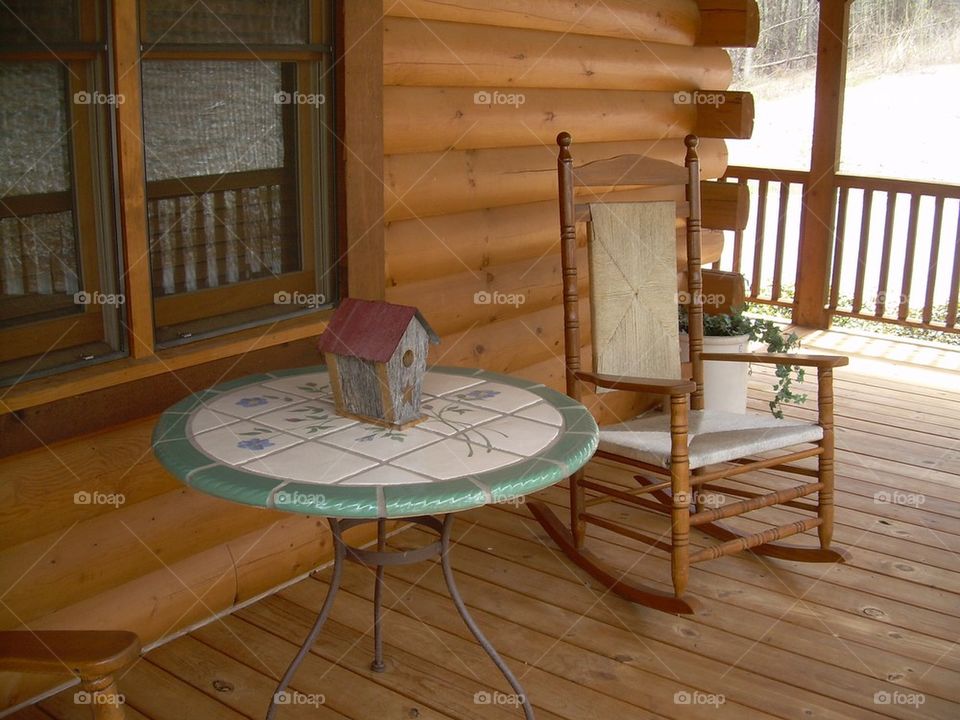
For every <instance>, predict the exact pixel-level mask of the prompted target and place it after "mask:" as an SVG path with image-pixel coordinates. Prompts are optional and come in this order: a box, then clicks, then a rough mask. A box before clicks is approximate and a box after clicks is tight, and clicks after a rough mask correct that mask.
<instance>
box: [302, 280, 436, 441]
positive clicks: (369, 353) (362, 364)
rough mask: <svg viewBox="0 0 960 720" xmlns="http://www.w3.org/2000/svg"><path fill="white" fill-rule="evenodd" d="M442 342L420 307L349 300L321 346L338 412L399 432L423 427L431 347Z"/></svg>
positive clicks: (323, 337)
mask: <svg viewBox="0 0 960 720" xmlns="http://www.w3.org/2000/svg"><path fill="white" fill-rule="evenodd" d="M439 342H440V338H438V337H437V335H436V333H434V331H433V329H432V328H431V327H430V325H429V324H428V323H427V321H426V320H424V318H423V315H421V314H420V311H419V310H417V308H415V307H409V306H406V305H393V304H391V303H386V302H373V301H370V300H356V299H353V298H347V299H345V300H344V301H343V302H341V303H340V306H339V307H338V308H337V309H336V311H335V312H334V313H333V317H332V318H331V320H330V324H329V325H328V326H327V329H326V331H325V332H324V333H323V334H322V335H321V336H320V342H319V344H318V346H317V347H318V348H319V350H320V351H321V352H323V354H324V356H325V358H326V362H327V367H328V368H329V370H330V384H331V387H332V389H333V398H334V402H335V403H336V408H337V412H338V413H340V414H341V415H346V416H349V417H355V418H359V419H360V420H366V421H368V422H373V423H377V424H379V425H387V426H389V427H396V428H404V427H409V426H410V425H413V424H415V423H417V422H419V421H420V420H421V419H422V418H421V415H420V393H421V390H422V386H423V374H424V372H426V369H427V346H428V344H429V343H433V344H437V343H439Z"/></svg>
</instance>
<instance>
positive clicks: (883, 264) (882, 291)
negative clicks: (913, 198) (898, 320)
mask: <svg viewBox="0 0 960 720" xmlns="http://www.w3.org/2000/svg"><path fill="white" fill-rule="evenodd" d="M897 197H898V196H897V193H895V192H889V191H888V192H887V212H886V217H885V218H884V221H883V252H882V253H881V254H880V279H879V281H878V282H877V298H876V310H875V311H874V314H875V315H876V316H877V317H883V314H884V313H885V312H886V309H887V283H888V282H889V280H890V252H891V249H892V248H893V222H894V220H895V219H896V214H897Z"/></svg>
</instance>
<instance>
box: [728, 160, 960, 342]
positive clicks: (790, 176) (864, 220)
mask: <svg viewBox="0 0 960 720" xmlns="http://www.w3.org/2000/svg"><path fill="white" fill-rule="evenodd" d="M722 179H723V180H725V181H727V182H736V183H739V184H742V185H746V186H747V187H748V188H749V189H750V201H751V208H750V221H749V223H748V225H747V227H746V228H745V229H744V230H739V231H736V232H735V233H733V234H732V240H733V242H732V243H731V242H729V238H728V242H727V243H726V246H725V249H724V253H723V256H722V258H721V259H720V261H719V262H718V263H715V264H714V267H717V268H719V269H723V270H733V271H736V272H740V273H742V274H743V275H744V276H745V277H746V278H747V280H748V282H749V289H748V293H747V297H748V299H749V300H750V301H752V302H756V303H761V304H768V305H774V306H778V307H785V308H791V307H793V304H794V293H795V292H802V289H798V288H796V279H797V258H798V257H799V255H800V254H799V243H800V217H801V214H802V198H803V193H804V191H805V189H806V187H807V183H808V182H809V174H808V173H807V172H803V171H796V170H776V169H770V168H750V167H740V166H731V167H729V168H728V169H727V172H726V174H725V175H724V177H723V178H722ZM836 183H837V191H836V194H835V201H834V212H833V213H832V215H831V217H828V218H824V219H823V221H824V222H826V223H828V225H829V227H830V234H831V236H832V237H833V249H832V258H833V262H832V266H831V272H830V278H829V293H828V297H827V305H826V306H827V310H828V313H829V314H830V316H831V317H837V316H846V317H855V318H861V319H865V320H873V321H877V322H882V323H892V324H897V325H904V326H909V327H917V328H925V329H929V330H940V331H947V332H960V328H958V327H957V304H958V295H960V187H958V186H955V185H946V184H941V183H929V182H916V181H908V180H891V179H883V178H870V177H860V176H855V175H838V176H837V178H836ZM728 235H729V233H728Z"/></svg>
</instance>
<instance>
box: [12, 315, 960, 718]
mask: <svg viewBox="0 0 960 720" xmlns="http://www.w3.org/2000/svg"><path fill="white" fill-rule="evenodd" d="M844 343H853V344H857V348H853V347H852V346H850V347H847V348H844V349H846V350H847V351H856V352H857V353H858V357H857V358H855V361H854V362H853V364H852V365H851V367H850V368H845V369H843V370H842V371H841V372H839V373H838V379H837V383H836V396H837V408H838V410H837V412H838V425H839V432H838V440H837V445H838V448H839V467H838V490H839V493H838V504H839V511H838V513H837V527H836V534H835V535H836V543H837V544H838V545H839V546H842V547H845V548H846V549H848V550H849V551H850V553H851V556H852V559H851V560H850V562H849V563H847V564H845V565H838V566H818V565H799V564H792V563H787V562H782V561H775V560H765V559H760V558H756V557H753V556H750V555H740V556H738V557H733V558H724V559H721V560H719V561H715V562H713V563H708V564H706V565H702V566H698V567H697V568H695V569H694V570H693V572H692V578H691V583H690V594H691V595H692V596H693V597H695V598H697V599H698V600H699V603H700V606H701V608H700V612H699V614H697V615H696V616H693V617H684V618H678V617H672V616H668V615H664V614H661V613H657V612H654V611H652V610H648V609H644V608H640V607H635V606H632V605H630V604H628V603H626V602H623V601H621V600H619V599H618V598H616V597H614V596H611V595H606V594H604V593H603V592H601V591H600V590H599V589H598V588H597V586H595V585H594V584H592V583H590V582H585V580H584V576H583V575H582V573H581V572H579V571H578V570H576V569H574V568H572V567H571V564H570V563H569V562H568V561H566V559H565V558H563V557H562V556H561V555H560V554H559V553H558V552H557V551H556V550H555V549H554V547H553V546H552V545H551V544H550V542H549V541H547V540H546V539H545V536H544V533H543V532H542V531H541V530H540V528H539V526H538V525H536V523H535V522H534V521H533V520H532V519H531V518H530V516H529V514H528V513H527V512H526V511H525V510H524V508H523V507H497V508H486V509H483V510H480V511H474V512H468V513H466V514H465V515H464V516H463V517H462V519H461V520H460V522H459V525H458V530H457V532H456V533H455V535H456V538H457V545H456V548H455V549H454V551H453V558H454V565H455V569H456V572H457V576H458V580H459V584H460V589H461V591H462V592H463V595H464V597H465V598H466V600H467V602H468V604H469V606H470V607H471V609H472V611H473V612H474V614H475V617H476V619H477V621H478V622H479V623H480V625H481V626H482V627H483V628H484V629H485V631H486V632H487V633H488V635H489V637H490V638H491V640H492V641H493V642H494V644H495V645H496V647H497V648H498V649H499V650H500V651H501V653H502V654H503V655H504V657H505V658H506V659H507V661H508V662H509V664H510V665H511V667H513V668H514V669H515V671H516V672H517V674H518V675H519V676H521V677H522V682H523V683H524V684H525V686H526V688H527V691H528V692H529V694H530V696H531V698H532V701H533V703H534V705H535V706H536V708H537V717H538V718H539V719H540V720H559V719H560V718H564V719H569V720H586V719H589V718H598V719H599V718H604V719H606V718H647V717H657V718H718V719H719V718H736V719H741V718H770V717H776V718H797V719H807V718H835V719H836V720H842V719H846V718H861V717H895V718H945V719H947V718H950V719H956V718H960V648H958V645H957V643H958V639H960V620H958V618H957V615H958V609H960V554H958V553H960V452H958V447H960V402H958V400H960V373H958V372H957V369H956V368H958V367H960V363H958V362H957V361H958V360H960V353H952V352H937V353H934V352H933V351H931V350H928V349H926V348H924V347H923V346H914V347H912V348H911V347H907V349H906V350H904V349H903V348H904V346H903V345H901V344H892V345H889V346H886V345H884V346H883V347H885V348H886V349H885V350H884V349H882V348H881V349H879V350H878V347H880V345H883V344H882V343H880V345H877V344H871V343H866V344H858V343H859V341H856V340H851V339H849V338H847V339H845V338H844V336H842V335H841V334H839V333H829V334H823V335H820V336H812V337H810V338H808V341H807V343H806V345H807V347H808V348H810V349H814V350H816V349H824V350H826V349H840V348H843V346H844ZM891 348H892V349H891ZM884 353H887V354H889V355H890V356H893V355H895V354H896V353H899V359H898V360H897V361H896V362H895V363H891V361H890V360H889V359H884V357H883V355H884ZM931 353H932V355H931ZM878 355H879V356H878ZM934 356H935V357H934ZM938 367H940V368H943V369H942V370H940V369H937V368H938ZM768 380H769V373H768V371H765V370H760V369H759V368H758V369H757V370H755V371H754V375H753V377H752V382H751V384H752V387H753V392H752V395H753V400H752V401H751V404H752V405H754V406H755V407H756V408H757V409H760V408H762V406H763V397H764V395H765V394H766V393H765V388H766V387H767V386H768V385H769V383H768ZM807 385H809V386H810V387H809V388H808V389H809V390H814V389H815V388H814V387H813V386H812V384H811V383H807ZM811 400H812V398H811ZM813 407H815V404H814V403H813V402H812V401H811V402H808V405H807V408H806V409H801V410H795V411H793V413H792V414H793V415H795V416H800V417H810V416H811V415H812V409H811V408H813ZM598 472H605V471H604V470H603V469H602V468H601V469H599V470H598ZM744 482H745V483H747V484H759V483H767V484H772V485H776V484H777V483H779V482H782V478H780V477H779V476H778V475H777V474H776V473H772V472H767V473H757V474H755V475H754V476H752V477H750V478H748V479H745V480H744ZM884 493H885V494H886V495H884ZM544 498H545V499H546V500H548V501H550V502H554V503H557V504H558V505H560V504H562V503H563V499H564V493H563V491H562V490H561V489H559V488H557V489H554V490H551V491H548V492H546V493H544ZM605 508H606V512H608V513H610V514H611V515H613V516H620V517H625V516H630V515H636V518H635V519H636V521H637V522H639V523H641V524H643V525H646V526H650V527H654V526H656V525H657V524H658V523H661V522H663V521H662V520H661V519H659V518H653V517H650V516H649V515H645V514H637V513H635V512H634V511H632V510H630V509H627V508H624V507H619V506H612V505H611V506H605ZM765 513H766V514H764V515H760V516H759V517H760V518H761V520H765V521H769V522H782V521H783V520H784V519H785V518H787V517H788V516H789V515H791V514H792V513H793V511H791V510H779V509H769V510H767V511H765ZM741 523H742V527H744V528H746V527H752V528H754V529H755V528H757V527H758V526H759V525H760V524H762V523H761V522H760V521H756V520H754V521H750V522H746V521H742V520H741ZM593 535H594V537H593V542H592V549H593V550H594V551H595V552H596V553H597V554H598V555H600V556H601V557H604V558H607V559H608V560H610V561H611V562H614V563H616V564H618V565H619V566H621V567H624V568H626V567H631V566H632V570H631V573H632V574H635V575H636V576H638V577H644V578H659V579H665V578H666V577H667V576H668V564H667V562H666V560H665V559H664V558H662V557H659V556H654V555H650V554H645V549H644V548H641V549H640V550H639V551H638V550H637V548H635V547H631V545H630V543H629V542H625V541H624V540H623V539H622V538H619V537H614V536H611V535H610V534H608V533H606V532H604V531H601V530H596V531H594V533H593ZM425 539H426V534H425V533H421V532H420V531H415V530H411V531H407V532H404V533H403V534H401V535H400V536H398V537H397V538H395V540H394V544H395V545H397V546H398V547H403V546H414V545H418V544H420V543H421V542H422V541H424V540H425ZM694 542H695V543H702V542H703V538H698V537H697V536H696V534H694ZM328 577H329V570H327V571H323V572H319V573H318V574H317V576H316V578H311V579H307V580H304V581H302V582H300V583H298V584H296V585H294V586H292V587H290V588H288V589H286V590H285V591H283V592H281V593H279V594H278V595H275V596H273V597H270V598H268V599H265V600H262V601H261V602H259V603H257V604H256V605H254V606H251V607H249V608H246V609H244V610H241V611H239V612H237V613H236V614H234V615H233V616H230V617H226V618H224V619H223V620H221V621H218V622H214V623H212V624H210V625H207V626H206V627H203V628H201V629H199V630H196V631H195V632H193V633H191V634H190V635H189V636H187V637H183V638H180V639H178V640H176V641H174V642H172V643H170V644H168V645H165V646H163V647H160V648H158V649H155V650H153V651H152V652H150V653H149V654H148V655H147V656H146V657H145V658H144V659H142V660H141V661H139V662H138V663H137V664H136V665H134V666H133V668H132V669H131V670H130V671H129V672H128V673H127V674H126V675H124V677H123V678H122V679H121V681H120V685H121V689H122V690H123V692H124V693H125V694H126V700H127V705H128V709H129V711H130V712H129V713H128V714H129V716H130V717H132V718H141V717H146V718H153V719H154V720H166V719H170V720H182V719H184V718H197V719H203V720H206V719H208V718H209V719H211V720H217V719H220V718H224V719H227V718H246V717H249V718H261V717H263V714H264V712H265V709H266V705H267V701H268V698H269V697H270V695H271V693H272V691H273V687H274V685H275V682H276V678H277V677H278V676H279V674H281V673H282V672H283V670H284V669H285V667H286V665H287V663H288V662H289V660H290V659H291V657H292V656H293V654H294V652H295V649H296V646H297V644H299V643H300V642H301V640H302V638H303V636H304V634H305V633H306V629H307V627H308V624H309V623H310V622H311V621H312V618H313V616H314V613H315V611H316V609H317V608H318V607H319V605H320V604H321V602H322V600H323V597H324V594H325V592H326V587H327V586H326V584H325V581H326V579H327V578H328ZM388 578H389V579H388V585H387V587H388V590H387V592H386V595H385V597H386V601H387V605H388V606H391V607H392V610H391V612H390V613H389V614H388V615H387V617H386V643H387V645H386V654H387V657H388V662H389V665H388V672H386V673H383V674H376V673H373V672H371V671H370V670H369V669H368V664H369V661H370V653H371V646H372V636H371V623H370V617H371V608H372V587H373V585H372V576H371V574H370V572H369V571H368V570H366V569H364V568H361V567H358V566H355V565H351V566H348V567H347V569H346V572H345V579H344V590H343V593H342V595H341V596H340V597H339V598H338V602H337V603H336V605H335V608H334V611H333V618H332V622H330V623H329V624H328V625H327V628H326V629H325V631H324V632H323V634H322V635H321V637H320V640H319V641H318V643H317V645H316V647H315V648H314V650H313V653H312V655H311V656H310V657H309V658H308V660H307V661H306V662H305V664H304V665H303V667H302V668H301V671H300V673H299V675H298V676H297V678H296V680H295V683H294V688H295V689H296V690H297V691H298V692H299V693H301V694H302V696H301V699H303V700H310V701H314V702H315V703H316V704H315V705H309V704H303V705H296V706H294V705H291V706H288V707H287V708H285V709H284V711H283V712H282V713H281V717H284V718H358V719H362V720H378V719H380V718H396V719H400V718H405V719H406V718H422V719H425V718H456V719H457V720H462V719H465V718H512V719H515V718H519V717H521V716H522V714H521V713H520V712H519V711H518V709H517V708H516V707H513V706H511V705H509V704H477V703H475V701H474V700H475V693H478V692H489V691H491V690H493V689H495V690H498V691H501V692H506V691H507V690H508V687H507V685H506V683H505V682H504V681H503V679H502V678H501V677H500V675H499V673H498V672H497V671H496V669H495V668H494V667H493V665H492V664H491V663H490V662H489V661H488V660H487V658H486V656H485V655H484V654H483V652H482V651H481V649H480V648H479V646H477V644H476V643H475V642H474V641H473V639H472V638H471V637H470V635H469V633H468V631H467V629H466V628H465V627H464V626H463V625H462V623H461V622H460V619H459V618H458V616H457V615H456V613H455V611H454V609H453V606H452V605H451V603H450V601H449V599H448V597H447V595H446V592H445V590H444V587H443V582H442V577H441V575H440V572H439V568H438V567H437V566H435V565H433V564H430V565H427V564H424V565H423V566H413V567H407V568H398V569H393V570H389V571H388ZM71 697H72V691H71V692H67V693H64V694H62V695H61V696H58V697H55V698H52V699H50V700H48V701H46V702H44V703H43V704H42V705H41V706H39V707H38V708H33V709H31V710H30V711H27V712H22V713H20V714H19V715H18V717H20V718H34V717H38V718H44V717H55V718H76V717H85V716H84V715H83V709H81V708H78V707H77V706H75V705H74V704H73V703H72V702H71V699H70V698H71ZM498 697H500V696H498ZM321 699H322V701H323V702H322V703H321V702H320V701H321ZM500 699H502V698H500ZM685 699H687V700H692V701H691V702H686V703H685V702H683V700H685Z"/></svg>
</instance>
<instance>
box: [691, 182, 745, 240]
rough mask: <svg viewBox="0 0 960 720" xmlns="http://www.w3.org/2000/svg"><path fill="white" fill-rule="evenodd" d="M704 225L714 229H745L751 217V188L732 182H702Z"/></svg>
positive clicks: (701, 194) (701, 196) (701, 197)
mask: <svg viewBox="0 0 960 720" xmlns="http://www.w3.org/2000/svg"><path fill="white" fill-rule="evenodd" d="M700 202H701V204H702V210H703V226H704V227H708V228H712V229H714V230H743V229H744V228H745V227H746V226H747V221H748V220H749V219H750V188H748V187H747V185H745V184H744V185H740V184H738V183H732V182H714V181H709V180H707V181H704V182H702V183H701V184H700Z"/></svg>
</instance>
